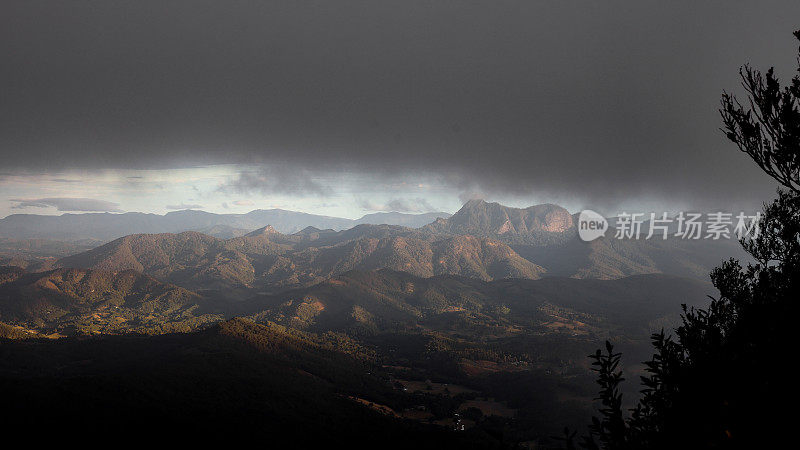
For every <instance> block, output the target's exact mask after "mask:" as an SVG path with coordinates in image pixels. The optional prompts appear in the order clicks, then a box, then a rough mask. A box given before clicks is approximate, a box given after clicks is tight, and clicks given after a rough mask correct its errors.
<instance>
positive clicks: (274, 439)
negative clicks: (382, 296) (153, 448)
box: [0, 319, 502, 448]
mask: <svg viewBox="0 0 800 450" xmlns="http://www.w3.org/2000/svg"><path fill="white" fill-rule="evenodd" d="M330 339H332V338H321V337H319V336H315V335H310V334H305V333H301V332H297V331H293V330H289V329H286V328H283V327H280V326H277V325H268V326H262V325H256V324H253V323H252V322H248V321H245V320H241V319H236V320H232V321H228V322H224V323H221V324H219V325H218V326H215V327H213V328H211V329H208V330H205V331H202V332H197V333H191V334H176V335H162V336H157V337H136V336H126V337H121V336H117V337H110V336H107V337H102V338H93V339H61V340H58V341H2V340H0V395H1V396H2V398H3V405H4V406H3V408H4V413H5V415H6V420H5V421H4V422H3V424H2V428H3V430H4V431H6V432H10V431H12V430H13V431H14V433H15V434H16V435H17V436H22V437H27V439H31V442H34V441H36V442H40V443H41V442H42V441H43V440H44V439H46V438H47V437H48V436H50V437H53V438H58V439H59V440H62V442H63V440H66V439H68V438H69V440H73V439H74V438H80V439H81V440H89V441H92V442H98V443H99V442H106V443H112V442H126V443H130V441H131V440H135V439H142V440H146V441H150V442H152V443H164V442H173V441H174V442H181V443H184V444H186V443H195V442H201V441H203V442H210V441H225V442H228V443H231V442H236V441H240V440H242V439H245V438H246V439H248V440H252V439H256V442H261V443H262V445H264V446H276V445H277V446H281V445H287V444H288V445H290V447H286V448H303V447H308V446H309V445H315V446H316V445H323V444H324V445H325V446H326V447H327V446H331V447H332V448H334V447H336V446H343V447H342V448H401V447H402V448H413V447H425V448H426V447H431V446H439V447H453V446H455V447H458V448H497V447H498V446H500V442H501V441H502V436H495V437H492V436H491V435H489V434H487V433H486V432H485V431H483V430H480V429H474V430H472V431H469V432H464V433H454V432H452V431H448V430H447V429H445V428H442V427H434V426H432V425H427V424H423V423H420V422H414V421H409V420H403V419H399V418H396V417H393V416H392V415H391V414H388V413H381V412H379V411H378V410H376V409H375V408H370V407H369V405H370V404H371V403H372V402H375V403H380V404H386V405H393V406H395V408H398V409H399V408H400V407H401V406H402V404H403V401H404V400H403V399H402V398H400V397H402V394H401V393H399V392H398V391H397V390H396V389H393V388H392V387H391V386H390V385H389V384H388V383H387V382H386V380H384V379H383V378H382V377H381V375H380V374H379V373H377V372H375V371H373V370H372V367H373V366H374V361H373V360H372V358H373V356H371V355H370V353H369V352H368V351H365V350H364V351H362V350H363V349H361V347H359V346H358V345H356V344H353V345H349V346H348V345H343V344H342V342H337V343H335V344H334V343H333V342H331V341H330ZM343 347H346V348H348V351H346V352H345V351H342V350H337V349H336V348H343ZM406 401H407V400H406Z"/></svg>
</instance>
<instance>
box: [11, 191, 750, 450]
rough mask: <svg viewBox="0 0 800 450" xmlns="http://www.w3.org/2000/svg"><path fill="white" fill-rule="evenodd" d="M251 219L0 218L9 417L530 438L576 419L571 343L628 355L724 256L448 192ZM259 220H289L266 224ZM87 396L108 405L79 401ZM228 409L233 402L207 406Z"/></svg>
mask: <svg viewBox="0 0 800 450" xmlns="http://www.w3.org/2000/svg"><path fill="white" fill-rule="evenodd" d="M256 213H258V212H253V213H250V214H251V215H250V216H248V215H241V216H240V217H236V220H233V219H231V218H227V219H226V220H228V222H226V223H215V222H214V220H217V219H219V217H221V216H219V215H208V214H206V213H198V212H192V211H190V212H180V213H172V214H167V215H165V216H153V217H157V218H159V219H155V222H157V221H159V220H169V221H173V222H172V225H170V226H171V227H175V228H176V229H175V231H177V232H159V233H147V232H142V231H148V230H149V229H148V228H145V229H142V228H140V227H147V226H154V225H153V223H155V222H152V223H151V222H147V221H144V222H142V221H139V222H137V220H133V222H132V223H129V224H126V225H125V227H127V228H121V229H122V230H136V232H134V233H129V234H126V235H124V236H120V237H117V238H115V239H111V240H110V241H109V242H105V243H102V244H101V245H93V244H92V242H93V241H91V239H92V238H91V237H90V236H99V235H100V234H98V230H101V229H103V227H106V226H110V227H111V228H113V225H109V223H111V222H104V221H105V220H111V221H116V220H123V219H124V218H125V216H126V215H124V214H123V215H110V214H109V215H106V214H99V215H91V214H89V215H64V216H58V217H57V218H48V219H45V222H47V223H46V224H45V225H41V226H40V225H37V224H36V223H35V222H36V221H37V220H39V219H40V218H42V216H24V217H23V216H11V217H12V218H13V217H16V218H15V219H13V220H10V221H6V222H4V224H5V225H4V226H7V225H8V224H9V223H12V222H14V221H15V220H17V221H20V220H21V221H22V222H24V221H25V220H29V221H31V223H30V225H29V226H30V231H29V234H30V235H36V236H40V237H39V238H36V239H33V238H24V237H20V234H22V235H23V236H24V233H22V232H20V233H17V232H13V233H11V234H12V235H13V236H16V237H5V238H0V265H3V264H5V265H6V267H0V343H2V345H0V389H3V390H4V391H5V392H10V393H19V399H23V398H24V399H25V402H27V403H25V405H28V406H26V408H27V409H25V411H28V412H29V413H31V414H32V415H31V416H30V417H38V416H36V415H35V414H33V413H34V412H35V411H38V410H41V408H45V407H46V405H56V406H57V407H58V408H60V409H59V411H66V412H68V413H69V414H77V415H78V416H79V417H81V418H83V417H84V416H85V415H86V414H89V413H92V412H93V413H95V414H97V413H99V414H103V413H104V411H111V410H115V411H118V410H119V409H120V408H122V409H124V411H126V414H125V415H124V417H123V418H124V420H128V421H131V423H138V424H141V425H142V426H151V425H152V421H151V420H156V421H157V422H162V421H164V420H167V419H165V418H167V417H176V416H179V417H181V418H185V420H186V422H185V424H191V423H203V424H208V423H209V420H211V422H212V423H215V424H223V423H224V424H225V428H226V429H234V428H235V427H236V426H238V425H240V424H247V427H246V429H251V428H252V427H256V428H258V429H259V430H268V434H269V435H270V436H275V437H276V439H286V438H294V434H297V433H302V432H303V430H307V429H308V428H309V427H317V428H316V429H317V430H318V431H319V432H318V433H317V435H318V436H323V435H324V436H330V437H331V438H341V433H342V430H348V431H347V433H351V432H353V433H356V432H358V430H351V429H349V428H347V427H348V424H350V423H353V422H354V421H355V422H356V423H362V424H365V423H366V424H368V423H381V424H382V425H381V427H382V428H381V429H383V430H393V431H392V433H396V436H397V439H395V440H396V442H402V441H403V439H406V438H407V439H408V440H410V441H417V440H420V441H422V442H430V439H434V440H435V439H441V438H442V435H441V433H442V432H443V431H444V430H447V429H449V430H455V429H461V430H464V431H465V433H467V434H465V435H464V440H463V441H459V442H463V443H464V446H465V448H468V447H469V445H468V444H474V446H475V447H480V448H503V445H507V446H508V447H509V448H514V447H515V446H516V445H517V443H519V442H523V441H525V442H529V443H531V445H533V446H538V447H541V448H546V445H556V444H554V442H553V441H552V439H551V438H550V437H551V436H554V435H557V434H558V433H559V432H560V431H561V430H562V429H563V427H564V426H567V425H569V426H573V427H574V426H578V425H580V424H581V423H584V422H585V418H586V415H587V414H589V412H588V411H589V410H590V408H591V406H592V398H593V397H594V391H595V388H594V376H593V374H592V372H591V370H590V365H589V361H588V360H587V358H586V357H585V356H586V355H587V354H590V353H591V352H593V351H594V349H596V348H597V346H598V345H599V343H602V341H604V340H606V339H611V340H613V341H614V342H615V343H616V344H617V345H619V348H621V349H622V351H624V352H625V353H626V355H627V356H628V358H629V359H630V360H631V361H643V360H645V359H647V358H648V357H650V354H649V352H651V348H650V346H649V336H650V333H651V332H654V331H657V330H660V329H662V328H667V329H668V328H670V327H672V326H673V325H674V324H675V323H676V322H677V321H678V320H679V314H680V311H681V309H680V308H681V305H682V304H686V305H688V306H700V305H704V304H705V303H706V301H707V300H706V299H707V297H706V296H707V295H708V294H709V293H711V292H712V289H713V288H712V286H711V285H710V283H709V282H708V272H709V271H710V270H711V268H713V267H715V266H717V265H719V264H720V262H721V261H723V260H725V259H727V258H729V257H731V256H734V257H740V256H741V254H742V251H741V250H740V249H739V246H738V243H737V242H736V241H734V240H720V241H713V240H692V241H687V240H680V239H675V238H669V239H666V240H661V239H652V240H618V239H614V238H613V237H610V236H609V237H604V238H600V239H597V240H595V241H592V242H583V241H581V240H580V239H579V236H578V233H577V230H576V225H575V224H576V220H575V217H574V216H573V215H571V214H570V213H569V212H568V211H566V210H565V209H564V208H561V207H559V206H557V205H551V204H546V205H537V206H532V207H529V208H510V207H507V206H503V205H500V204H497V203H487V202H483V201H470V202H468V203H466V204H465V205H464V206H463V207H462V208H461V209H460V210H459V211H458V212H457V213H456V214H454V215H452V216H450V217H429V219H430V221H428V222H427V223H425V224H421V226H416V227H409V226H405V225H397V224H368V223H363V224H357V225H354V226H349V227H344V226H342V227H340V225H341V223H339V224H338V225H337V224H335V223H317V225H320V226H314V225H310V224H307V223H306V222H302V221H301V220H300V221H296V222H294V224H293V225H291V227H292V228H290V231H286V228H284V229H283V231H282V230H281V229H279V228H278V227H276V226H273V225H266V224H264V223H263V222H261V221H260V220H256V219H254V217H256V216H258V214H261V213H258V214H256ZM111 216H113V217H111ZM142 216H148V215H141V216H136V215H133V216H128V217H132V218H134V219H136V218H137V217H138V218H141V217H142ZM151 216H152V215H151ZM243 216H248V217H247V218H243ZM266 216H267V215H266V214H265V215H264V216H263V217H261V218H262V219H263V218H264V217H266ZM20 217H22V218H20ZM109 217H111V218H110V219H109ZM181 217H183V218H187V220H186V221H184V222H181V220H177V219H176V218H181ZM281 217H284V218H286V217H293V218H295V219H296V218H298V217H300V216H292V215H285V214H283V215H282V214H277V215H272V216H270V217H268V219H270V220H278V219H280V218H281ZM315 217H317V218H318V217H319V216H315ZM381 217H387V218H388V217H389V216H381ZM7 219H8V218H7ZM23 219H24V220H23ZM95 219H96V221H97V222H98V224H97V225H96V226H95V225H91V222H92V220H95ZM189 219H191V220H189ZM206 219H208V220H206ZM229 219H230V220H229ZM306 219H307V217H306ZM401 219H403V217H395V218H394V219H392V220H397V221H399V220H401ZM417 219H418V218H414V219H413V220H417ZM4 220H5V219H4ZM248 220H252V222H248ZM265 220H266V219H265ZM292 220H294V219H292ZM304 220H305V219H304ZM314 220H318V219H316V218H315V219H314ZM320 220H321V219H320ZM369 220H372V219H369ZM425 220H427V219H425ZM59 221H66V222H59ZM69 221H73V222H72V224H71V225H70V224H69V223H68V222H69ZM420 221H421V219H420ZM22 222H19V223H18V224H17V225H15V226H17V227H21V228H17V229H18V230H22V229H23V228H24V226H23V225H22ZM256 222H258V226H251V225H254V224H255V223H256ZM103 223H105V224H103ZM164 223H165V222H161V225H158V226H164V225H163V224H164ZM283 223H284V226H287V225H286V224H287V223H288V222H283ZM59 224H61V225H63V226H64V229H63V230H64V234H62V235H59V234H58V233H57V231H58V227H59V226H60V225H59ZM65 224H66V225H65ZM301 225H303V226H302V228H299V227H300V226H301ZM415 225H420V223H419V222H416V223H415ZM79 226H86V227H88V228H87V230H88V231H87V232H79V231H80V230H79ZM181 226H190V227H191V228H193V229H190V230H183V229H181V228H180V227H181ZM70 227H73V228H70ZM111 228H109V229H111ZM9 229H13V227H12V228H5V230H6V231H8V230H9ZM112 234H113V233H109V234H108V235H107V236H111V235H112ZM66 235H69V236H72V237H74V238H75V240H59V239H57V237H58V236H66ZM78 239H83V240H78ZM119 335H122V336H119ZM87 336H93V338H89V339H87ZM642 370H643V368H642V366H640V365H633V366H630V367H626V374H627V376H632V377H635V376H637V375H641V374H643V373H644V372H643V371H642ZM98 392H104V393H105V394H103V395H98V394H97V393H98ZM112 393H113V394H112ZM106 394H110V395H114V398H115V402H116V403H115V405H118V406H115V407H114V408H109V407H108V405H107V404H105V403H103V401H95V400H96V399H103V398H110V397H109V396H108V395H106ZM117 394H118V395H117ZM631 394H632V393H627V392H626V395H631ZM14 395H16V394H14ZM11 398H16V397H11ZM231 401H235V402H236V404H237V405H240V406H242V405H244V406H243V407H246V409H247V411H246V414H244V415H242V414H241V413H242V410H241V408H240V407H235V408H228V409H225V408H223V409H221V410H219V411H216V410H210V409H209V407H208V405H227V404H229V402H231ZM54 402H55V403H54ZM215 408H216V407H215ZM320 410H324V411H326V412H327V411H331V412H332V413H333V414H334V415H336V417H340V418H341V420H338V419H337V420H336V421H330V420H328V419H325V415H320V414H318V413H317V412H318V411H320ZM128 413H129V414H128ZM210 418H213V419H210ZM104 419H105V418H104ZM19 420H22V421H23V422H24V420H27V419H25V418H22V416H19ZM98 420H99V419H98ZM108 420H109V422H110V423H109V424H108V425H109V426H112V425H113V422H114V419H112V418H108ZM181 420H183V419H181ZM52 422H58V421H48V422H47V423H49V424H51V426H52ZM62 422H63V421H62ZM98 423H100V422H98ZM103 423H104V422H103ZM171 423H175V420H174V419H171ZM181 423H184V422H181ZM461 425H463V426H464V428H458V427H460V426H461ZM109 429H111V428H109ZM288 430H294V431H288ZM370 436H371V437H370V439H372V440H373V441H374V442H376V443H385V442H384V441H385V438H386V436H384V435H374V434H373V435H370ZM403 436H405V438H404V437H403ZM448 439H450V440H449V441H448V440H445V441H442V442H450V443H453V442H455V441H454V440H452V439H451V438H448ZM443 445H445V444H443Z"/></svg>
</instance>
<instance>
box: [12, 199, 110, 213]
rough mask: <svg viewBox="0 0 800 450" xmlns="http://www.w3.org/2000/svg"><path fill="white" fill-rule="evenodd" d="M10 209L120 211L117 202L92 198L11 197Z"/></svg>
mask: <svg viewBox="0 0 800 450" xmlns="http://www.w3.org/2000/svg"><path fill="white" fill-rule="evenodd" d="M11 201H12V202H13V203H14V206H12V207H11V208H12V209H27V208H56V209H57V210H59V211H65V212H69V211H75V212H122V210H121V209H120V208H119V203H114V202H109V201H106V200H97V199H93V198H69V197H58V198H34V199H25V198H12V199H11Z"/></svg>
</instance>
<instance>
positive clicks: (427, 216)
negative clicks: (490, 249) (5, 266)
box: [0, 209, 450, 242]
mask: <svg viewBox="0 0 800 450" xmlns="http://www.w3.org/2000/svg"><path fill="white" fill-rule="evenodd" d="M449 216H450V214H448V213H444V212H434V213H423V214H405V213H399V212H380V213H374V214H367V215H365V216H363V217H361V218H360V219H355V220H353V219H345V218H341V217H330V216H321V215H316V214H308V213H302V212H297V211H287V210H282V209H257V210H254V211H250V212H249V213H246V214H214V213H209V212H205V211H197V210H183V211H173V212H168V213H166V214H164V215H159V214H146V213H139V212H128V213H122V214H114V213H85V214H62V215H60V216H44V215H37V214H12V215H10V216H7V217H5V218H3V219H0V238H11V239H49V240H62V241H81V240H91V241H102V242H107V241H110V240H113V239H116V238H119V237H122V236H126V235H129V234H137V233H180V232H182V231H203V232H206V233H207V234H212V235H214V234H218V235H219V237H223V238H224V237H234V236H235V235H236V234H239V235H241V234H242V233H246V232H248V231H252V230H254V229H257V228H261V227H264V226H266V225H271V226H272V227H274V228H275V229H276V230H278V231H280V232H282V233H294V232H296V231H300V230H302V229H303V228H306V227H309V226H313V227H316V228H320V229H328V228H330V229H333V230H343V229H347V228H352V227H354V226H356V225H360V224H389V225H403V226H407V227H412V228H417V227H421V226H424V225H426V224H428V223H430V222H432V221H434V220H435V219H436V218H438V217H449Z"/></svg>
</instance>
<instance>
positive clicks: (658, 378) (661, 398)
mask: <svg viewBox="0 0 800 450" xmlns="http://www.w3.org/2000/svg"><path fill="white" fill-rule="evenodd" d="M795 36H796V37H797V38H798V39H799V40H800V31H798V32H795ZM798 65H799V66H800V57H799V58H798ZM798 72H800V67H798ZM741 76H742V84H743V86H744V88H745V90H746V91H747V93H748V97H749V108H745V107H744V106H742V105H741V103H740V102H739V101H738V100H737V99H736V98H735V97H734V96H732V95H729V94H727V93H726V94H724V95H723V98H722V109H721V111H720V112H721V114H722V119H723V124H724V131H725V133H726V136H727V137H728V138H729V139H730V140H731V141H733V142H734V143H736V145H737V146H738V147H739V148H740V149H741V150H742V151H743V152H745V153H746V154H748V155H749V156H750V157H751V158H752V159H753V160H754V161H755V162H756V164H758V165H759V167H761V168H762V169H763V170H764V171H765V172H766V173H767V174H769V175H770V176H772V177H773V178H774V179H775V180H776V181H778V182H779V183H780V184H781V185H782V186H783V188H784V189H783V190H779V192H778V198H777V199H776V200H774V201H773V202H772V203H771V204H768V205H765V206H764V217H763V220H762V221H761V223H760V233H759V234H758V235H756V236H754V237H749V238H746V239H743V240H742V246H743V247H744V249H745V250H746V251H747V252H748V253H749V254H750V255H752V256H753V258H754V259H755V261H756V263H755V264H748V265H747V267H742V266H741V264H740V263H739V262H738V261H736V260H734V259H731V260H729V261H727V262H725V263H724V264H722V265H721V266H720V267H718V268H716V269H714V271H712V273H711V280H712V282H713V284H714V286H715V287H716V288H717V289H718V290H719V296H718V297H717V298H712V299H711V303H710V305H709V306H708V307H707V308H705V309H697V308H689V307H686V306H685V305H684V307H683V309H684V314H683V316H682V324H681V325H680V326H679V327H678V328H677V329H676V330H675V334H674V337H672V336H667V335H665V333H664V332H663V331H662V332H660V333H657V334H654V335H653V336H652V342H653V347H654V349H655V354H654V355H653V358H652V360H650V361H649V362H647V363H646V371H647V373H648V375H647V376H645V377H642V380H641V381H642V385H643V390H642V391H641V392H642V396H641V398H640V399H639V401H638V404H637V405H636V407H635V408H634V409H633V410H632V411H631V414H630V417H629V418H628V419H627V420H624V419H622V414H623V412H622V402H621V397H620V395H619V392H618V390H617V387H618V384H619V381H621V374H620V373H619V372H614V370H616V368H617V365H618V363H619V354H618V353H613V347H612V346H611V345H610V344H607V348H606V350H607V353H605V354H603V353H602V352H601V351H600V350H598V351H597V353H596V354H595V355H593V356H592V358H593V359H594V360H595V363H594V364H596V365H597V366H598V372H599V374H600V376H599V379H598V383H599V384H600V386H601V391H600V396H599V399H600V400H601V402H602V404H603V408H602V409H601V410H600V418H595V419H594V422H593V425H592V427H591V435H590V436H589V437H587V438H586V441H585V442H584V446H585V447H587V448H603V449H629V448H635V449H662V448H665V449H666V448H679V447H689V448H766V447H769V446H770V444H775V443H776V442H779V441H781V440H782V439H788V436H789V434H790V433H791V428H789V425H788V422H789V420H790V419H789V418H788V417H787V416H786V415H785V413H784V411H782V410H781V408H782V407H784V406H785V405H784V396H786V395H787V394H788V392H789V391H790V390H792V389H793V388H791V387H790V385H789V381H788V380H787V379H786V377H784V376H782V371H783V369H781V367H782V366H783V365H784V364H787V362H788V361H791V351H790V349H789V346H790V343H791V342H793V341H794V333H793V328H794V326H795V325H794V321H795V320H796V318H797V312H798V311H797V304H796V301H797V299H798V298H800V297H799V296H798V294H800V286H798V283H800V110H798V103H799V100H800V76H795V77H794V79H793V80H792V82H791V85H790V86H788V87H786V88H784V89H781V87H780V84H779V82H778V79H777V78H776V77H775V76H774V73H773V70H772V69H770V70H769V71H768V72H767V73H766V75H765V76H764V75H762V74H761V73H760V72H758V71H756V70H753V69H752V68H750V67H749V66H745V67H744V68H742V71H741Z"/></svg>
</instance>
